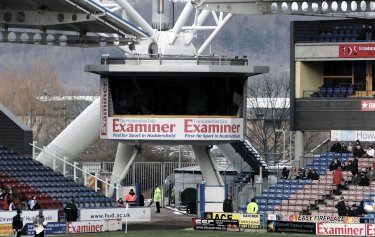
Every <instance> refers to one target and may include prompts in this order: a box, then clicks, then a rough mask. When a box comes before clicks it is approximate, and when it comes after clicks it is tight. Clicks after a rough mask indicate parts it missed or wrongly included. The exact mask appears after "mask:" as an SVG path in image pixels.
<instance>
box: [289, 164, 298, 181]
mask: <svg viewBox="0 0 375 237" xmlns="http://www.w3.org/2000/svg"><path fill="white" fill-rule="evenodd" d="M297 177H298V171H297V168H296V167H295V166H293V167H292V170H291V171H290V172H289V175H288V179H296V178H297Z"/></svg>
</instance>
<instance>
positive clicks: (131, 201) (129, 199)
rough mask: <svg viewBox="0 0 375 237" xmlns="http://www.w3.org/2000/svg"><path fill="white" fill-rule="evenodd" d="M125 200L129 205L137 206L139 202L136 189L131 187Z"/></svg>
mask: <svg viewBox="0 0 375 237" xmlns="http://www.w3.org/2000/svg"><path fill="white" fill-rule="evenodd" d="M125 201H126V202H127V203H128V204H129V206H135V205H136V203H137V195H135V193H134V190H133V189H130V191H129V193H128V194H126V196H125Z"/></svg>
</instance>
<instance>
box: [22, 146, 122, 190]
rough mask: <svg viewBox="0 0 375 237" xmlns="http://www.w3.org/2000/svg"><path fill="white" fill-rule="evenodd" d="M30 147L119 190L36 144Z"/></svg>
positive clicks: (115, 187)
mask: <svg viewBox="0 0 375 237" xmlns="http://www.w3.org/2000/svg"><path fill="white" fill-rule="evenodd" d="M29 145H30V146H32V147H34V148H36V149H38V150H40V151H41V152H45V153H47V154H49V155H51V156H53V157H54V158H56V159H58V160H60V161H62V162H64V163H65V164H67V165H70V166H71V167H73V168H74V169H77V170H79V171H81V172H82V173H84V174H86V175H89V176H92V177H94V179H96V180H99V181H101V182H103V183H105V184H107V185H108V186H111V187H113V188H114V189H116V190H117V189H118V187H117V186H114V185H113V184H110V183H108V182H107V181H104V180H102V179H100V178H98V177H96V176H95V175H92V174H90V173H89V172H87V171H86V170H83V169H81V168H78V167H77V166H76V165H74V164H72V163H70V162H68V161H66V160H65V159H63V158H60V157H58V156H56V155H55V154H52V153H50V152H48V151H46V150H45V149H44V148H40V147H38V146H36V145H34V144H32V143H30V144H29ZM64 175H65V174H64Z"/></svg>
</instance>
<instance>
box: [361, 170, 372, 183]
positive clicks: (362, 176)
mask: <svg viewBox="0 0 375 237" xmlns="http://www.w3.org/2000/svg"><path fill="white" fill-rule="evenodd" d="M359 176H360V181H359V186H370V180H369V179H368V177H367V175H366V173H365V172H361V173H360V175H359Z"/></svg>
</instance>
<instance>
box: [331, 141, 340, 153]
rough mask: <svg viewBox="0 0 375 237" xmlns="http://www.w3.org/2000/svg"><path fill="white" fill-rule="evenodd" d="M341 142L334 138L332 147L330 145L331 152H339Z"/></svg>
mask: <svg viewBox="0 0 375 237" xmlns="http://www.w3.org/2000/svg"><path fill="white" fill-rule="evenodd" d="M341 150H342V148H341V144H340V142H339V141H338V140H337V139H336V140H335V142H334V143H333V145H332V147H331V152H335V153H341Z"/></svg>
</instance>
